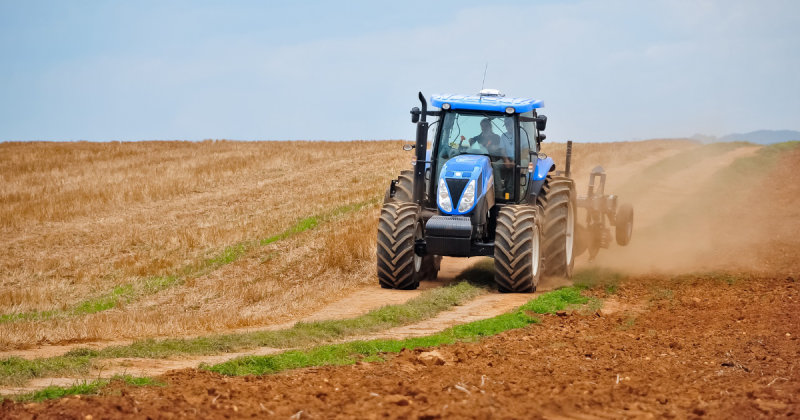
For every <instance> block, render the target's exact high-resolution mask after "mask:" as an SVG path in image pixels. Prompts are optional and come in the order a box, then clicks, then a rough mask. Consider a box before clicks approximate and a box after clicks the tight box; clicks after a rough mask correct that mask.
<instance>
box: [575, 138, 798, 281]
mask: <svg viewBox="0 0 800 420" xmlns="http://www.w3.org/2000/svg"><path fill="white" fill-rule="evenodd" d="M712 146H713V147H709V146H704V147H699V148H696V149H690V150H685V151H680V152H677V153H673V154H671V155H670V154H668V153H667V154H666V157H664V158H661V159H660V160H658V161H657V162H656V163H654V164H652V165H649V166H646V167H644V168H642V167H641V166H642V162H641V161H640V162H639V163H634V164H629V165H621V166H619V167H616V168H615V167H608V168H607V171H606V172H607V173H608V184H607V188H606V193H607V194H609V193H610V194H617V195H619V196H620V202H621V203H623V202H628V203H631V204H633V206H634V211H635V218H634V233H633V237H632V240H631V243H630V244H629V245H628V246H627V247H620V246H618V245H617V244H616V243H613V242H612V244H611V245H610V248H609V249H607V250H601V252H600V254H599V255H598V257H597V259H596V261H595V262H594V263H589V262H588V257H587V254H583V255H581V256H579V257H578V258H577V260H576V267H578V268H589V267H603V268H610V269H615V270H619V271H622V272H625V273H628V274H688V273H698V272H711V271H715V272H716V271H724V272H747V273H751V274H780V275H792V276H795V277H797V276H798V274H800V263H798V260H800V258H798V257H800V181H798V180H800V149H795V150H794V151H790V152H787V153H784V154H783V155H782V156H780V157H778V156H777V155H775V156H770V154H769V153H763V152H764V150H760V149H759V148H757V147H753V146H751V145H730V144H729V145H721V146H716V145H712ZM771 164H774V168H771V167H770V166H772V165H771ZM587 181H588V177H587V179H586V180H583V179H578V184H579V190H578V192H579V195H585V194H586V183H587ZM578 220H579V221H580V222H581V223H583V222H584V221H585V212H583V211H580V212H579V216H578ZM611 229H612V232H613V227H612V228H611Z"/></svg>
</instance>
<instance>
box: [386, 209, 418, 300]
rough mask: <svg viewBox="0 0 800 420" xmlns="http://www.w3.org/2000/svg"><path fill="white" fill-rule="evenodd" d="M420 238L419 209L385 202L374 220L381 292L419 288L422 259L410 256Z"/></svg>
mask: <svg viewBox="0 0 800 420" xmlns="http://www.w3.org/2000/svg"><path fill="white" fill-rule="evenodd" d="M421 238H422V218H421V215H420V211H419V206H417V205H416V204H411V203H404V202H394V203H386V204H384V205H383V207H382V208H381V216H380V220H379V221H378V250H377V255H378V282H379V283H380V285H381V287H383V288H385V289H401V290H413V289H416V288H417V287H418V286H419V281H420V278H421V273H420V272H421V271H422V268H423V265H422V262H423V261H422V260H423V257H420V256H418V255H417V254H415V253H414V242H415V240H416V239H421Z"/></svg>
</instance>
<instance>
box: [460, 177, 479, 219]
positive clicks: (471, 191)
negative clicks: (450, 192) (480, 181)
mask: <svg viewBox="0 0 800 420" xmlns="http://www.w3.org/2000/svg"><path fill="white" fill-rule="evenodd" d="M473 203H475V180H474V179H473V180H472V181H470V182H469V185H467V188H466V189H465V190H464V194H463V195H462V196H461V204H459V205H458V212H459V213H463V212H465V211H467V210H469V209H470V207H472V204H473Z"/></svg>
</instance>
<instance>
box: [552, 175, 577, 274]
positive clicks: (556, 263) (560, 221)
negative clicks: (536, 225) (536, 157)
mask: <svg viewBox="0 0 800 420" xmlns="http://www.w3.org/2000/svg"><path fill="white" fill-rule="evenodd" d="M548 178H549V179H548V182H547V187H546V193H545V206H544V274H545V275H547V276H561V277H566V278H570V277H572V270H573V268H574V267H575V248H576V246H575V226H576V225H577V223H576V219H577V218H578V199H577V195H576V193H575V183H574V182H573V181H572V179H570V178H567V177H563V176H556V177H552V178H550V177H548Z"/></svg>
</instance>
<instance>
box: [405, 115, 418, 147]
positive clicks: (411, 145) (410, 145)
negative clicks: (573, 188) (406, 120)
mask: <svg viewBox="0 0 800 420" xmlns="http://www.w3.org/2000/svg"><path fill="white" fill-rule="evenodd" d="M417 119H419V117H417ZM413 148H414V145H413V144H404V145H403V150H405V151H406V152H410V151H411V150H412V149H413Z"/></svg>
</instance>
